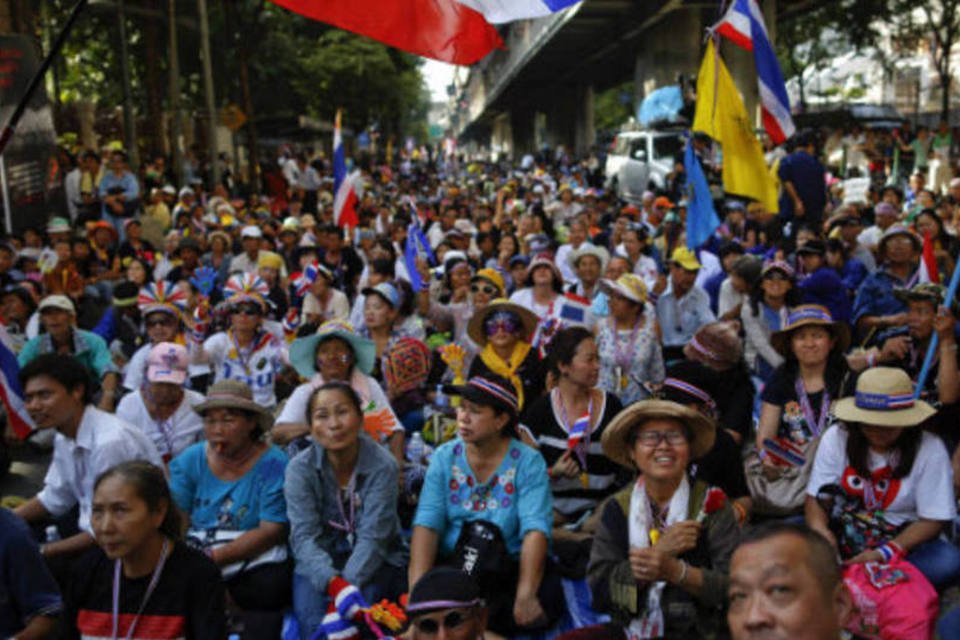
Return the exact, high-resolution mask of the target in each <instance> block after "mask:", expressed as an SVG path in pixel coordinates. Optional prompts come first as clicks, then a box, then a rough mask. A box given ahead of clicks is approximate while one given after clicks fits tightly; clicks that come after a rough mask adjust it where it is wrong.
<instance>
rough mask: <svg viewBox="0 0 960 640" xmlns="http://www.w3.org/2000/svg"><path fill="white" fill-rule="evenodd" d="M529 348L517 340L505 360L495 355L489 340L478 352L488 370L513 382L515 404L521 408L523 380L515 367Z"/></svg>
mask: <svg viewBox="0 0 960 640" xmlns="http://www.w3.org/2000/svg"><path fill="white" fill-rule="evenodd" d="M531 348H532V347H531V346H530V344H529V343H527V342H522V341H521V342H517V344H516V345H515V346H514V347H513V353H511V354H510V359H509V360H507V361H506V362H505V361H504V360H503V358H501V357H500V356H499V355H497V352H496V351H494V349H493V345H492V344H490V343H489V342H488V343H487V344H486V346H484V347H483V351H481V352H480V360H481V361H482V362H483V364H485V365H487V368H488V369H490V371H492V372H493V373H495V374H497V375H498V376H500V377H501V378H506V379H507V380H509V381H510V382H511V383H512V384H513V389H514V391H516V392H517V406H519V407H520V408H521V409H523V406H524V405H523V381H522V380H521V379H520V376H518V375H517V369H519V368H520V365H521V364H523V361H524V360H525V359H526V358H527V354H528V353H530V349H531Z"/></svg>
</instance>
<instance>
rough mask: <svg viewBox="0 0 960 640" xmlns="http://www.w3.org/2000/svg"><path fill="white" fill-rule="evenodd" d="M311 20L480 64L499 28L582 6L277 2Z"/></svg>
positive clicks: (484, 0) (496, 0)
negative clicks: (496, 25)
mask: <svg viewBox="0 0 960 640" xmlns="http://www.w3.org/2000/svg"><path fill="white" fill-rule="evenodd" d="M272 2H273V3H274V4H277V5H280V6H281V7H284V8H286V9H289V10H290V11H295V12H296V13H299V14H300V15H303V16H306V17H308V18H310V19H312V20H319V21H320V22H326V23H327V24H332V25H334V26H336V27H340V28H341V29H345V30H347V31H352V32H354V33H358V34H360V35H362V36H367V37H368V38H373V39H374V40H379V41H380V42H383V43H385V44H388V45H390V46H391V47H396V48H397V49H402V50H404V51H409V52H410V53H415V54H417V55H420V56H424V57H426V58H434V59H436V60H442V61H444V62H449V63H451V64H460V65H467V64H473V63H474V62H477V61H478V60H480V59H481V58H483V57H484V56H486V55H487V54H488V53H490V52H491V51H493V49H495V48H497V47H502V46H503V40H501V39H500V36H499V35H498V34H497V30H496V29H495V28H494V27H493V25H495V24H501V23H505V22H512V21H514V20H524V19H527V18H537V17H540V16H546V15H549V14H551V13H555V12H557V11H561V10H563V9H566V8H567V7H570V6H572V5H575V4H577V3H578V2H579V0H388V1H384V0H349V1H344V0H272Z"/></svg>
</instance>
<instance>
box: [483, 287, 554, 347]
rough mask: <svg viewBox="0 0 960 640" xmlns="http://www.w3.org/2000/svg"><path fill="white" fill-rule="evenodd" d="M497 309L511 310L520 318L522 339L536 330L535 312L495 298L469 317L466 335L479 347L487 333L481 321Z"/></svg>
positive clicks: (484, 341)
mask: <svg viewBox="0 0 960 640" xmlns="http://www.w3.org/2000/svg"><path fill="white" fill-rule="evenodd" d="M498 311H511V312H513V313H515V314H517V317H519V318H520V323H521V324H522V325H523V333H522V334H521V335H520V338H521V339H522V340H530V336H532V335H533V332H534V331H536V329H537V324H538V323H539V322H540V320H539V319H538V318H537V314H535V313H534V312H533V311H530V310H529V309H527V308H526V307H521V306H520V305H518V304H514V303H512V302H510V301H509V300H507V299H506V298H497V299H496V300H493V301H491V302H490V304H488V305H487V306H486V307H484V308H483V310H482V311H480V312H478V313H475V314H474V315H473V317H472V318H470V324H468V325H467V335H468V336H470V339H471V340H473V342H474V344H477V345H480V346H481V347H482V346H483V345H485V344H487V334H486V332H485V331H484V330H483V323H484V322H486V321H487V318H488V317H489V316H490V314H493V313H496V312H498Z"/></svg>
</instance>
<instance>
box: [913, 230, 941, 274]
mask: <svg viewBox="0 0 960 640" xmlns="http://www.w3.org/2000/svg"><path fill="white" fill-rule="evenodd" d="M917 282H932V283H933V284H940V271H939V270H938V269H937V258H936V255H934V252H933V239H932V238H931V237H930V234H929V233H925V234H923V253H922V254H920V273H919V275H918V276H917Z"/></svg>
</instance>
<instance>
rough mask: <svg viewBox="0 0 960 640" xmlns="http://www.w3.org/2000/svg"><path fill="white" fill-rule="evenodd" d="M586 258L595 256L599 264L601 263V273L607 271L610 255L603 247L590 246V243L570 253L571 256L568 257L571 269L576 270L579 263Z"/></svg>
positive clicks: (585, 243)
mask: <svg viewBox="0 0 960 640" xmlns="http://www.w3.org/2000/svg"><path fill="white" fill-rule="evenodd" d="M584 256H593V257H594V258H596V259H597V262H599V263H600V271H601V272H603V271H606V269H607V262H609V261H610V253H609V252H607V250H606V249H604V248H603V247H598V246H597V245H595V244H590V243H589V242H584V243H583V244H581V245H580V246H579V247H578V248H577V249H574V250H573V251H571V252H570V255H569V256H567V264H569V265H570V267H571V268H573V269H576V268H577V263H578V262H580V258H583V257H584Z"/></svg>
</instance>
